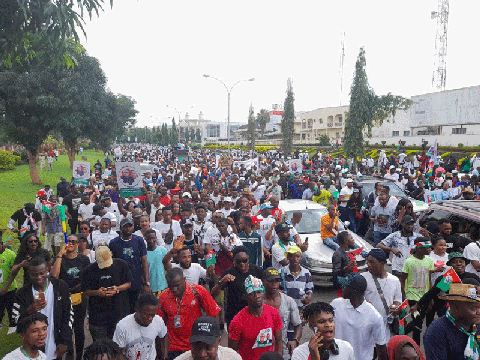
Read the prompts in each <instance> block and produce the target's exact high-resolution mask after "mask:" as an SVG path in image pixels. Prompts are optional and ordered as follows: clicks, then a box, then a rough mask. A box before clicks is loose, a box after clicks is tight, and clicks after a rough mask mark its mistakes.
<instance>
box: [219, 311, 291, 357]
mask: <svg viewBox="0 0 480 360" xmlns="http://www.w3.org/2000/svg"><path fill="white" fill-rule="evenodd" d="M281 329H282V318H281V317H280V313H279V312H278V310H277V309H275V308H274V307H272V306H270V305H263V313H262V315H261V316H260V317H256V316H253V315H251V314H250V313H249V312H248V307H244V308H243V309H242V310H240V312H239V313H238V314H237V315H235V317H234V318H233V320H232V322H231V323H230V327H229V328H228V337H229V338H230V339H232V340H239V343H238V353H239V354H240V356H241V357H242V359H243V360H256V359H258V358H259V357H260V355H262V354H263V353H264V352H267V351H274V350H275V340H274V334H275V331H277V330H281Z"/></svg>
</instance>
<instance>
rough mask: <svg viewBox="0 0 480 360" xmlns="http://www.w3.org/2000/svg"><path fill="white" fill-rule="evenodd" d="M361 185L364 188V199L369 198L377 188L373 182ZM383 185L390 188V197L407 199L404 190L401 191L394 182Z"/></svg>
mask: <svg viewBox="0 0 480 360" xmlns="http://www.w3.org/2000/svg"><path fill="white" fill-rule="evenodd" d="M360 185H362V186H363V188H362V193H363V196H364V197H366V196H368V194H370V193H371V192H372V191H373V189H374V187H375V183H373V182H368V183H360ZM382 185H386V186H388V187H389V188H390V196H396V197H397V198H400V199H403V198H406V197H407V195H405V193H404V192H403V191H402V189H400V188H399V187H398V186H397V185H395V184H394V183H393V182H387V183H382Z"/></svg>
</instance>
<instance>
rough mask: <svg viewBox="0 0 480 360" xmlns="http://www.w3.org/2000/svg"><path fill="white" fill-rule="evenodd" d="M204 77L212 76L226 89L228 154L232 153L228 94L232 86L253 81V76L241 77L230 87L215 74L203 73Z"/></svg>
mask: <svg viewBox="0 0 480 360" xmlns="http://www.w3.org/2000/svg"><path fill="white" fill-rule="evenodd" d="M203 77H204V78H212V79H215V80H217V81H219V82H220V83H221V84H222V85H223V86H224V87H225V90H227V107H228V115H227V141H228V155H232V153H231V151H230V97H231V96H230V95H231V92H232V90H233V88H234V87H235V86H237V85H238V84H240V83H241V82H244V81H255V79H254V78H251V79H243V80H239V81H237V82H236V83H235V84H233V85H232V86H231V87H230V89H229V88H228V86H227V85H225V83H224V82H223V81H222V80H220V79H218V78H216V77H215V76H210V75H207V74H204V75H203Z"/></svg>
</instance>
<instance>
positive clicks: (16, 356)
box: [3, 348, 47, 360]
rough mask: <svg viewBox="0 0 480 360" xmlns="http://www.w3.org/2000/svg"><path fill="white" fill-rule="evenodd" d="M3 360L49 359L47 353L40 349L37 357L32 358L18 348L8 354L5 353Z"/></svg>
mask: <svg viewBox="0 0 480 360" xmlns="http://www.w3.org/2000/svg"><path fill="white" fill-rule="evenodd" d="M3 360H47V355H45V354H44V353H43V352H41V351H40V350H38V356H37V357H36V358H31V357H27V356H25V354H24V353H23V352H22V350H20V348H16V349H15V350H13V351H12V352H9V353H8V354H7V355H5V356H4V357H3Z"/></svg>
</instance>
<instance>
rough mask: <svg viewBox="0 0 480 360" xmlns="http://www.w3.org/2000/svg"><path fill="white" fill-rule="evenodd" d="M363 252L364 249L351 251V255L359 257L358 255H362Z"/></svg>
mask: <svg viewBox="0 0 480 360" xmlns="http://www.w3.org/2000/svg"><path fill="white" fill-rule="evenodd" d="M362 251H363V247H361V248H358V249H354V250H352V251H349V253H350V254H353V255H355V256H357V255H360V254H361V253H362Z"/></svg>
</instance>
